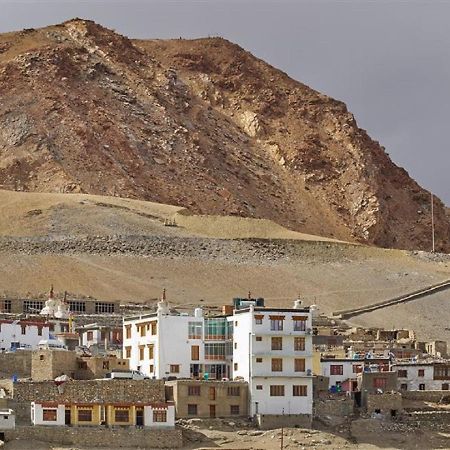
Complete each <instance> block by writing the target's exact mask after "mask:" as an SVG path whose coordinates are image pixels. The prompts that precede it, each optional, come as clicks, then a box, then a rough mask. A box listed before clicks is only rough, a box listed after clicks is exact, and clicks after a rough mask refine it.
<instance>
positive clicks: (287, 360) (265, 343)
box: [229, 306, 313, 415]
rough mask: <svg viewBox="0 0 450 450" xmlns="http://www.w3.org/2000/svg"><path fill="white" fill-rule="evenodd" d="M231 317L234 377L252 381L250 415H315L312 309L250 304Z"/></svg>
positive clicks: (250, 384) (236, 311)
mask: <svg viewBox="0 0 450 450" xmlns="http://www.w3.org/2000/svg"><path fill="white" fill-rule="evenodd" d="M229 320H230V321H232V322H233V364H232V368H233V379H235V380H236V379H243V380H245V381H248V383H249V395H250V408H249V411H250V414H251V415H254V414H283V413H284V414H312V394H313V392H312V334H311V330H312V322H311V313H310V311H309V309H300V308H299V309H272V308H264V307H253V306H250V307H249V308H247V309H242V310H235V311H234V314H233V316H231V317H229ZM299 343H300V345H299ZM296 360H297V361H296Z"/></svg>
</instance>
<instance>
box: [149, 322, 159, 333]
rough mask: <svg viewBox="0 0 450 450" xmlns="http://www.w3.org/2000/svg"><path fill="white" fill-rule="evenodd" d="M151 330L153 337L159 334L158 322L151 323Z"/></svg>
mask: <svg viewBox="0 0 450 450" xmlns="http://www.w3.org/2000/svg"><path fill="white" fill-rule="evenodd" d="M150 329H151V334H152V336H155V335H156V333H157V332H158V325H157V323H156V321H153V322H150Z"/></svg>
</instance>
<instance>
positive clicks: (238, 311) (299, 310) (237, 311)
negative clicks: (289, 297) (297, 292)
mask: <svg viewBox="0 0 450 450" xmlns="http://www.w3.org/2000/svg"><path fill="white" fill-rule="evenodd" d="M249 311H250V308H242V309H235V310H234V311H233V314H241V313H244V312H249ZM253 311H258V312H292V313H309V312H310V309H309V307H307V308H265V307H260V306H255V307H254V308H253Z"/></svg>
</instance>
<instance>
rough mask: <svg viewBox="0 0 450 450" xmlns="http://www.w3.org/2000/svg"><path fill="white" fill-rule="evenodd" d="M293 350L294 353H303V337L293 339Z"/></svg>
mask: <svg viewBox="0 0 450 450" xmlns="http://www.w3.org/2000/svg"><path fill="white" fill-rule="evenodd" d="M294 350H295V351H296V352H298V351H300V352H302V351H305V338H304V337H295V338H294Z"/></svg>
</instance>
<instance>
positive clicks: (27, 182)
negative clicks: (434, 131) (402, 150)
mask: <svg viewBox="0 0 450 450" xmlns="http://www.w3.org/2000/svg"><path fill="white" fill-rule="evenodd" d="M0 98H1V100H2V101H1V103H0V188H6V189H15V190H26V191H41V192H44V191H50V192H84V193H92V194H102V195H115V196H122V197H130V198H138V199H143V200H151V201H155V202H161V203H168V204H174V205H180V206H185V207H187V208H188V209H189V210H191V211H193V212H195V213H205V214H206V213H208V214H223V215H241V216H248V217H262V218H268V219H271V220H274V221H276V222H278V223H280V224H282V225H284V226H286V227H289V228H291V229H293V230H297V231H301V232H304V233H310V234H316V235H322V236H328V237H334V238H337V239H342V240H347V241H358V242H365V243H373V244H375V245H378V246H384V247H396V248H409V249H411V248H414V249H416V248H418V249H429V248H430V241H431V239H430V236H431V234H430V195H429V193H428V192H426V191H425V190H424V189H422V188H421V187H420V186H419V185H418V184H417V183H416V182H415V181H414V180H412V179H411V178H410V177H409V176H408V174H407V173H406V171H404V170H403V169H401V168H398V167H397V166H396V165H395V164H393V163H392V161H391V160H390V159H389V157H388V156H387V155H386V153H385V152H384V149H383V148H382V147H381V146H380V145H379V144H378V143H377V142H375V141H373V140H371V139H370V137H369V136H368V135H367V133H366V132H365V131H364V130H361V129H359V128H358V126H357V124H356V122H355V119H354V118H353V116H352V114H351V113H349V112H348V111H347V108H346V106H345V105H344V104H343V103H342V102H338V101H336V100H333V99H331V98H329V97H327V96H325V95H323V94H320V93H318V92H316V91H314V90H312V89H310V88H309V87H307V86H305V85H303V84H301V83H299V82H297V81H295V80H292V79H291V78H289V77H288V76H287V75H286V74H284V73H282V72H280V71H278V70H277V69H275V68H273V67H271V66H270V65H268V64H267V63H265V62H263V61H261V60H259V59H257V58H255V57H254V56H252V55H251V54H250V53H248V52H245V51H244V50H243V49H241V48H240V47H238V46H237V45H235V44H231V43H230V42H228V41H226V40H224V39H220V38H213V39H199V40H193V41H189V40H182V39H180V40H178V39H177V40H170V41H162V40H151V41H132V40H129V39H127V38H126V37H123V36H120V35H118V34H117V33H114V32H113V31H111V30H108V29H106V28H104V27H101V26H100V25H97V24H95V23H93V22H90V21H86V20H80V19H75V20H71V21H68V22H65V23H63V24H61V25H56V26H51V27H47V28H43V29H39V30H24V31H22V32H18V33H9V34H4V35H0ZM435 201H436V203H435V205H434V206H435V222H436V236H437V240H436V241H437V249H438V250H441V251H449V250H450V242H449V241H450V238H449V236H450V222H449V219H448V216H447V215H446V213H445V209H444V205H443V204H442V202H440V201H439V200H438V199H436V200H435Z"/></svg>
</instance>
